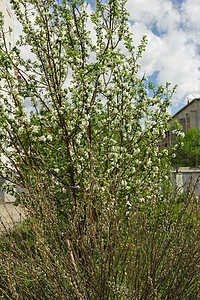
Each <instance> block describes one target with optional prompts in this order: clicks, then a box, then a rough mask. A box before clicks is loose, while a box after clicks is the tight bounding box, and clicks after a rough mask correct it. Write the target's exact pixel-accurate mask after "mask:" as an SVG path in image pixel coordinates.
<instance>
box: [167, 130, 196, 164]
mask: <svg viewBox="0 0 200 300" xmlns="http://www.w3.org/2000/svg"><path fill="white" fill-rule="evenodd" d="M175 154H176V157H175V158H173V159H172V165H173V166H174V167H198V166H200V130H199V129H193V128H192V129H190V130H188V131H186V133H185V137H184V139H183V141H182V144H181V146H180V147H179V149H177V151H176V152H175Z"/></svg>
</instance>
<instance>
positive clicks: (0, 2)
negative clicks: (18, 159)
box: [0, 0, 15, 202]
mask: <svg viewBox="0 0 200 300" xmlns="http://www.w3.org/2000/svg"><path fill="white" fill-rule="evenodd" d="M0 11H1V12H2V13H3V15H4V34H5V38H6V47H7V50H8V51H10V50H11V48H12V47H13V46H14V18H13V15H12V12H11V10H10V8H9V6H8V2H7V1H6V0H0ZM13 75H14V70H13ZM0 85H3V81H1V82H0ZM1 160H2V162H5V161H6V158H5V157H4V156H3V155H2V156H1ZM2 182H3V181H2V179H0V186H1V184H2ZM14 200H15V199H14V197H13V196H11V195H9V194H7V193H6V192H4V191H2V190H0V202H13V201H14Z"/></svg>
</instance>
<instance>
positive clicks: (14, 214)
mask: <svg viewBox="0 0 200 300" xmlns="http://www.w3.org/2000/svg"><path fill="white" fill-rule="evenodd" d="M24 217H25V214H24V211H23V210H22V208H21V207H20V206H15V205H14V204H13V203H4V204H0V233H2V232H5V230H6V229H9V228H12V227H13V226H14V225H15V224H16V223H18V222H21V221H23V220H24Z"/></svg>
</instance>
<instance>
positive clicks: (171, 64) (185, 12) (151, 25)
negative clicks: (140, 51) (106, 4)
mask: <svg viewBox="0 0 200 300" xmlns="http://www.w3.org/2000/svg"><path fill="white" fill-rule="evenodd" d="M127 9H128V11H129V13H130V20H131V22H132V24H133V25H132V26H131V30H132V31H133V33H134V37H135V42H136V44H137V43H139V40H140V38H141V36H142V35H144V34H145V35H147V38H148V41H149V43H148V46H147V48H146V51H145V53H144V56H143V59H142V61H141V64H142V66H143V70H144V71H146V74H147V76H148V77H149V79H152V80H153V81H154V82H157V83H158V84H159V85H160V84H163V85H164V84H165V82H171V83H172V85H175V84H177V85H178V88H177V91H176V94H175V95H174V96H173V99H172V100H173V106H172V108H171V113H172V114H174V113H176V112H177V111H178V110H179V109H180V108H181V107H183V106H184V105H185V104H186V103H187V101H188V100H189V101H190V100H192V99H193V98H195V97H200V18H199V16H200V1H199V0H128V1H127Z"/></svg>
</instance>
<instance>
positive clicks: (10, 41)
mask: <svg viewBox="0 0 200 300" xmlns="http://www.w3.org/2000/svg"><path fill="white" fill-rule="evenodd" d="M0 11H2V13H3V15H4V22H5V24H4V29H5V36H6V43H7V48H8V50H9V51H10V50H11V48H12V47H13V45H14V32H13V31H12V32H11V31H10V29H12V30H13V29H14V18H13V15H12V12H11V10H10V8H9V6H8V4H7V1H6V0H0Z"/></svg>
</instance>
